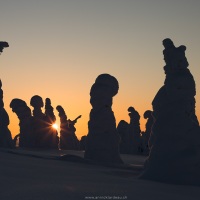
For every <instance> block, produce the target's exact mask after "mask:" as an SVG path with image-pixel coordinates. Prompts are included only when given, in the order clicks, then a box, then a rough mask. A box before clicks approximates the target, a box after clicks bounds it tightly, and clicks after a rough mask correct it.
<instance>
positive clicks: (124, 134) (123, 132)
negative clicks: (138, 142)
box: [117, 120, 130, 154]
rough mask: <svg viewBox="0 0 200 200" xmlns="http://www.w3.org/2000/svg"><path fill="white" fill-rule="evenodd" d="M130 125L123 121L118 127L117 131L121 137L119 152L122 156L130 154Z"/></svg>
mask: <svg viewBox="0 0 200 200" xmlns="http://www.w3.org/2000/svg"><path fill="white" fill-rule="evenodd" d="M128 130H129V124H128V123H127V122H126V121H124V120H121V121H120V122H119V124H118V126H117V131H118V133H119V136H120V146H119V150H120V153H122V154H129V153H130V146H129V143H130V137H129V131H128Z"/></svg>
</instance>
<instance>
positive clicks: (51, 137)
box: [30, 95, 59, 149]
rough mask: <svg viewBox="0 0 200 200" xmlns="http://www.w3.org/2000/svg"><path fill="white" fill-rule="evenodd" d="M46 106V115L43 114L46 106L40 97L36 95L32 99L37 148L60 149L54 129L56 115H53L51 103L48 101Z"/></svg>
mask: <svg viewBox="0 0 200 200" xmlns="http://www.w3.org/2000/svg"><path fill="white" fill-rule="evenodd" d="M46 103H47V104H46V105H45V113H47V115H45V114H44V113H42V107H43V106H44V103H43V100H42V98H41V97H40V96H38V95H35V96H33V97H32V98H31V101H30V104H31V106H33V108H34V109H33V131H34V134H35V138H36V140H35V146H36V147H39V148H55V149H57V148H58V142H59V140H58V136H57V131H56V130H55V129H54V128H53V127H52V125H53V124H52V121H51V120H54V117H53V116H54V114H53V113H52V112H53V110H52V107H51V101H50V99H48V100H47V101H46Z"/></svg>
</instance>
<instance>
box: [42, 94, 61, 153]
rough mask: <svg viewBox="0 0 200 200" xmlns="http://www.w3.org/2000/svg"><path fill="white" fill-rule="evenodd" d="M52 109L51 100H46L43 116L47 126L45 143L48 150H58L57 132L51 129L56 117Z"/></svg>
mask: <svg viewBox="0 0 200 200" xmlns="http://www.w3.org/2000/svg"><path fill="white" fill-rule="evenodd" d="M53 110H54V109H53V107H52V106H51V100H50V99H49V98H46V100H45V115H46V124H47V136H46V142H47V143H48V145H47V146H49V147H50V148H56V149H57V148H58V143H59V138H58V131H57V130H56V129H55V128H53V127H52V126H53V124H55V122H56V117H55V115H54V112H53Z"/></svg>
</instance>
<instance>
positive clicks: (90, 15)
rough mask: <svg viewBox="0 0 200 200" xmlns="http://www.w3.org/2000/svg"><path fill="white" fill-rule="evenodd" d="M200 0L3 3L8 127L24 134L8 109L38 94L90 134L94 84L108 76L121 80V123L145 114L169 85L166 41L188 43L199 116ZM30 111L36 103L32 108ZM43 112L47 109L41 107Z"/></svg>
mask: <svg viewBox="0 0 200 200" xmlns="http://www.w3.org/2000/svg"><path fill="white" fill-rule="evenodd" d="M199 8H200V1H198V0H191V1H186V0H182V1H180V0H174V1H165V0H138V1H137V0H136V1H132V0H99V1H97V0H96V1H95V0H57V1H53V0H35V1H32V0H5V1H1V3H0V22H1V23H0V26H1V31H0V41H7V42H8V43H9V45H10V47H9V48H6V49H4V52H3V53H2V54H1V55H0V78H1V80H2V83H3V86H2V89H3V91H4V104H5V109H6V111H7V112H8V114H9V117H10V125H9V129H10V130H11V133H12V136H13V137H14V136H15V135H16V134H18V133H19V126H18V123H19V120H18V118H17V116H16V114H15V113H13V112H12V110H11V109H10V107H9V104H10V102H11V100H12V99H13V98H20V99H22V100H24V101H26V103H27V105H28V106H30V99H31V97H32V96H33V95H40V96H41V97H42V98H43V100H44V101H45V98H47V97H48V98H50V99H51V101H52V106H53V107H54V112H55V114H56V116H57V121H58V122H59V118H58V113H57V111H56V109H55V108H56V106H57V105H61V106H62V107H63V108H64V109H65V111H66V114H67V116H68V118H69V119H71V120H73V119H75V118H76V117H77V116H78V115H82V118H81V119H79V120H78V122H77V124H76V129H77V130H76V134H77V136H78V138H80V137H81V136H82V135H87V132H88V127H87V123H88V120H89V113H90V110H91V105H90V103H89V100H90V96H89V92H90V88H91V86H92V84H93V83H94V81H95V79H96V77H97V76H98V75H100V74H102V73H109V74H111V75H113V76H115V77H116V78H117V80H118V81H119V92H118V94H117V95H116V96H115V97H114V98H113V107H112V108H113V111H114V113H115V117H116V122H117V124H118V123H119V121H120V120H122V119H123V120H126V121H127V122H129V116H128V112H127V109H128V107H129V106H133V107H134V108H135V109H136V110H137V111H138V112H139V113H140V115H141V120H140V123H141V129H142V130H144V129H145V123H146V120H145V119H144V118H143V113H144V112H145V111H146V110H147V109H152V107H151V102H152V100H153V98H154V96H155V95H156V93H157V91H158V90H159V88H160V87H161V86H162V85H163V82H164V78H165V74H164V71H163V66H164V61H163V55H162V50H163V46H162V40H163V39H165V38H167V37H169V38H171V39H172V40H173V41H174V44H175V46H179V45H185V46H186V47H187V50H186V56H187V59H188V62H189V64H190V65H189V69H190V71H191V73H192V74H193V76H194V78H195V81H196V89H197V95H196V113H197V116H198V118H199V119H200V111H199V109H200V88H199V85H200V78H199V75H200V67H199V65H200V56H199V46H200V37H199V36H200V21H199V19H200V12H199ZM30 108H31V109H32V107H31V106H30ZM43 111H44V110H43Z"/></svg>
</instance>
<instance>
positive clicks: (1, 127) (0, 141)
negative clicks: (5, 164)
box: [0, 80, 14, 148]
mask: <svg viewBox="0 0 200 200" xmlns="http://www.w3.org/2000/svg"><path fill="white" fill-rule="evenodd" d="M1 87H2V82H1V80H0V147H3V148H13V147H14V143H13V141H12V136H11V132H10V130H9V129H8V125H9V123H10V120H9V116H8V114H7V112H6V110H5V109H4V103H3V90H2V89H1Z"/></svg>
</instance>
